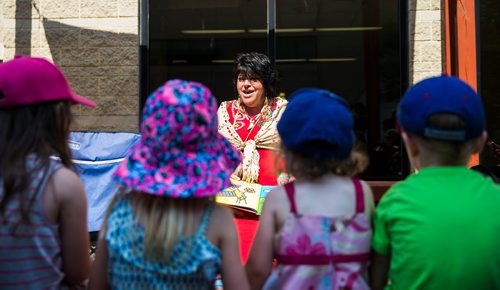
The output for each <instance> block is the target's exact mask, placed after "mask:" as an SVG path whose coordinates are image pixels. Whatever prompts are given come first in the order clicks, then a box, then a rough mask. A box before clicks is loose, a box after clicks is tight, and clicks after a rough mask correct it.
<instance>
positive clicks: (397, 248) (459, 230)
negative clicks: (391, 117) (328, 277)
mask: <svg viewBox="0 0 500 290" xmlns="http://www.w3.org/2000/svg"><path fill="white" fill-rule="evenodd" d="M397 116H398V122H399V124H400V126H401V130H402V133H401V137H402V139H403V141H404V143H405V145H406V151H407V153H408V156H409V159H410V163H411V164H412V166H413V168H414V169H415V173H413V174H411V175H410V176H408V177H407V178H406V180H404V181H402V182H399V183H397V184H395V185H394V186H392V187H391V188H390V189H389V191H388V192H387V193H386V194H385V195H384V196H383V197H382V200H381V201H380V203H379V205H378V207H377V209H376V211H375V217H374V234H373V241H372V247H373V250H374V251H375V257H374V261H373V269H372V277H371V279H372V287H373V289H383V288H384V287H385V288H386V289H404V290H408V289H439V290H442V289H454V290H455V289H500V217H499V214H500V186H499V185H496V184H495V183H494V182H493V181H492V180H491V179H490V178H487V177H484V176H483V175H481V174H480V173H478V172H476V171H473V170H470V169H468V168H467V163H468V161H469V159H470V157H471V155H472V154H473V153H477V152H479V151H480V150H481V149H482V147H483V146H484V143H485V141H486V139H487V133H486V130H485V114H484V109H483V105H482V102H481V99H480V97H479V96H478V95H477V94H476V92H475V91H474V90H473V89H472V88H471V87H470V86H469V85H467V84H466V83H465V82H463V81H461V80H459V79H457V78H455V77H449V76H440V77H433V78H429V79H426V80H423V81H421V82H420V83H418V84H416V85H415V86H413V87H412V88H410V89H409V90H408V91H407V92H406V94H405V95H404V96H403V98H402V100H401V102H400V105H399V108H398V115H397Z"/></svg>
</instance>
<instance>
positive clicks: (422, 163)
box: [413, 157, 469, 170]
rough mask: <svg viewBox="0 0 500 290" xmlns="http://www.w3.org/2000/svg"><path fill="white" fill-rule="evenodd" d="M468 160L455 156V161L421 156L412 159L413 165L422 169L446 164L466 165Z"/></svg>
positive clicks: (445, 165)
mask: <svg viewBox="0 0 500 290" xmlns="http://www.w3.org/2000/svg"><path fill="white" fill-rule="evenodd" d="M468 163H469V160H468V159H467V160H462V159H461V158H457V160H456V162H443V161H442V160H439V159H438V158H432V157H427V158H421V157H417V158H415V160H413V166H414V167H415V168H416V169H417V170H418V169H424V168H427V167H447V166H464V167H467V165H468Z"/></svg>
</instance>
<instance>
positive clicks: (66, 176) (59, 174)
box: [50, 167, 85, 202]
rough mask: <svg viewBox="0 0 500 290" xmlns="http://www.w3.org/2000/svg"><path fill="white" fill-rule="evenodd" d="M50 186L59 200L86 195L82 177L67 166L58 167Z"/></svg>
mask: <svg viewBox="0 0 500 290" xmlns="http://www.w3.org/2000/svg"><path fill="white" fill-rule="evenodd" d="M50 187H51V188H52V189H53V190H54V194H55V195H56V197H57V199H58V200H59V201H62V202H64V201H65V200H71V199H74V198H77V197H78V196H81V195H85V190H84V188H83V184H82V181H81V180H80V177H79V176H78V175H77V174H76V173H75V172H73V171H72V170H70V169H68V168H66V167H60V168H59V169H57V170H56V171H55V172H54V174H53V175H52V177H51V179H50Z"/></svg>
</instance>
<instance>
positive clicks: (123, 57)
mask: <svg viewBox="0 0 500 290" xmlns="http://www.w3.org/2000/svg"><path fill="white" fill-rule="evenodd" d="M138 1H139V0H64V1H62V0H33V1H32V0H2V2H1V4H0V59H1V58H2V57H3V59H4V60H6V59H10V58H12V57H13V56H14V54H16V53H20V54H30V55H34V56H42V57H46V58H49V59H52V60H53V61H54V62H55V63H57V64H58V65H60V66H61V67H62V68H63V70H64V71H65V73H66V74H67V76H68V79H69V81H70V83H71V85H72V86H73V87H74V89H75V91H76V92H77V93H79V94H82V95H84V96H87V97H89V98H91V99H93V100H95V101H96V102H97V104H98V107H97V108H96V109H88V108H82V107H78V106H77V107H75V111H76V115H77V118H76V122H75V124H74V126H73V129H75V130H109V131H136V130H137V124H138V119H137V118H138V87H137V86H138V82H137V80H138V65H137V60H138V55H137V45H138V43H137V42H138ZM32 2H33V3H32ZM441 20H442V11H441V0H410V5H409V23H410V27H409V29H410V33H409V35H410V45H409V48H410V54H409V55H410V82H412V83H414V82H416V81H418V80H420V79H422V78H425V77H427V76H432V75H438V74H440V73H441V71H442V60H443V58H442V45H443V41H442V38H443V37H442V33H441V27H442V25H441ZM2 47H5V49H4V50H3V52H2Z"/></svg>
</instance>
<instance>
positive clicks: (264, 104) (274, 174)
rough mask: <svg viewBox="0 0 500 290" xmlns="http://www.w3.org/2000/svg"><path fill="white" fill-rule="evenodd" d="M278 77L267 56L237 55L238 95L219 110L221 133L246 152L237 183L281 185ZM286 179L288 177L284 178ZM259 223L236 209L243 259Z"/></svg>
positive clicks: (281, 104)
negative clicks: (275, 86)
mask: <svg viewBox="0 0 500 290" xmlns="http://www.w3.org/2000/svg"><path fill="white" fill-rule="evenodd" d="M276 80H277V78H276V72H275V70H274V69H273V66H272V65H271V61H270V60H269V58H268V57H267V56H266V55H264V54H261V53H256V52H251V53H242V54H239V55H238V56H237V57H236V59H235V62H234V77H233V83H234V87H235V91H236V93H237V98H236V99H235V100H231V101H227V102H223V103H222V104H221V105H220V107H219V110H218V120H219V133H221V134H222V135H223V136H224V137H226V138H227V139H228V140H229V141H230V142H231V143H232V144H233V145H234V146H235V147H236V148H237V149H238V150H240V152H241V153H242V155H243V161H242V162H241V164H240V166H239V167H238V168H237V169H236V171H235V172H234V174H233V176H232V179H233V181H234V183H235V184H238V183H240V184H241V182H246V183H250V184H253V183H258V184H260V185H271V186H272V185H278V179H279V177H280V168H284V166H281V165H280V161H279V160H277V150H278V147H279V143H280V139H279V135H278V132H277V130H276V124H277V123H278V120H279V118H280V117H281V114H282V113H283V111H284V109H285V107H286V103H287V102H286V100H285V99H282V98H279V97H276V95H275V91H274V85H275V84H276ZM281 163H282V162H281ZM283 181H286V177H285V178H283V177H282V178H281V182H283ZM281 182H280V183H281ZM257 223H258V217H257V215H254V214H248V213H244V212H236V225H237V227H238V232H239V239H240V245H241V247H240V249H241V257H242V260H243V262H245V261H246V258H247V256H248V252H249V250H250V247H251V243H252V241H253V237H254V235H255V231H256V229H257Z"/></svg>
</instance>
